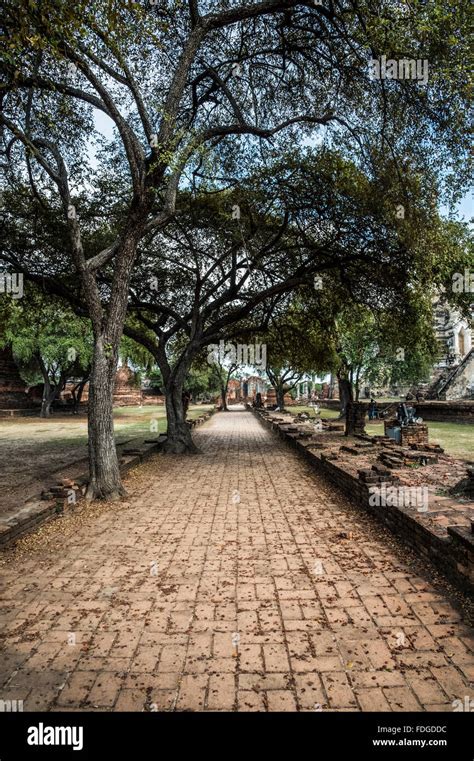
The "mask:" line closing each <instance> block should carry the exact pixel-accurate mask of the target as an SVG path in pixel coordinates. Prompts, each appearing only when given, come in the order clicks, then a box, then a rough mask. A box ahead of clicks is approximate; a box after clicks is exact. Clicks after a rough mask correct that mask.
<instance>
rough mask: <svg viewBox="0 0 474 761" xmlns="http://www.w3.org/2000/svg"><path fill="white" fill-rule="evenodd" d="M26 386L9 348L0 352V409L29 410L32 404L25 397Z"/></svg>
mask: <svg viewBox="0 0 474 761" xmlns="http://www.w3.org/2000/svg"><path fill="white" fill-rule="evenodd" d="M26 390H27V387H26V384H25V382H24V381H23V380H22V378H21V376H20V373H19V371H18V367H17V366H16V363H15V360H14V358H13V353H12V350H11V348H10V347H6V348H4V349H1V350H0V409H1V410H16V409H28V408H31V407H32V406H33V405H32V402H31V400H30V399H29V398H28V396H27V395H26Z"/></svg>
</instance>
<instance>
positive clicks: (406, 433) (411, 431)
mask: <svg viewBox="0 0 474 761" xmlns="http://www.w3.org/2000/svg"><path fill="white" fill-rule="evenodd" d="M397 426H400V423H399V422H398V420H394V419H392V420H384V432H385V435H387V429H388V428H394V427H397ZM400 444H401V446H404V447H411V446H413V447H418V446H423V445H425V444H428V426H427V425H425V424H424V423H410V424H409V425H405V426H403V427H402V429H401V439H400Z"/></svg>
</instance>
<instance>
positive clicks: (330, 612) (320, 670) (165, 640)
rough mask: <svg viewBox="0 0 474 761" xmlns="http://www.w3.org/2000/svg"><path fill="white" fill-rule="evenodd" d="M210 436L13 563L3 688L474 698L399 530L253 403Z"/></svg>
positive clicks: (185, 704) (428, 703)
mask: <svg viewBox="0 0 474 761" xmlns="http://www.w3.org/2000/svg"><path fill="white" fill-rule="evenodd" d="M196 437H197V439H198V440H199V444H200V446H201V447H202V449H203V451H204V454H203V455H202V456H198V457H190V458H186V459H182V458H173V457H171V456H168V457H164V456H158V457H157V458H156V459H155V460H154V461H153V462H150V463H148V464H147V465H145V466H142V468H141V469H140V470H139V471H138V475H137V476H136V477H134V478H131V480H130V483H129V484H128V488H129V491H130V500H129V502H128V503H126V504H124V505H113V506H109V505H108V506H106V507H102V506H101V507H100V508H99V509H98V510H97V511H96V512H94V509H92V512H91V514H89V515H88V516H87V515H86V516H85V518H84V517H82V518H81V519H79V517H78V516H73V517H72V518H69V517H66V518H63V519H62V520H61V521H56V522H55V523H54V524H50V526H49V527H46V529H43V531H42V532H41V534H40V535H39V536H37V537H36V538H35V539H34V542H35V544H34V548H31V547H30V549H29V550H28V552H26V551H25V549H24V548H23V552H21V545H20V550H17V551H16V553H15V554H13V555H12V557H10V558H9V565H8V566H7V568H4V569H3V573H2V576H3V581H4V587H3V594H2V600H1V605H2V618H3V627H2V629H3V631H4V632H7V637H6V640H5V648H6V653H5V657H3V658H1V667H0V668H1V673H0V677H1V680H2V681H1V684H2V685H3V687H2V688H1V689H0V699H16V700H24V701H25V710H37V709H38V710H39V709H43V710H45V709H51V710H68V709H69V710H77V709H80V708H85V709H88V710H91V709H94V708H95V709H97V710H137V711H141V710H193V711H196V710H203V709H209V710H233V709H234V710H235V709H238V710H241V711H245V710H251V711H256V710H258V711H264V710H270V711H276V710H284V711H293V710H297V709H298V710H323V711H324V710H335V709H336V710H339V709H341V710H364V711H370V710H378V711H380V710H382V711H390V710H394V711H396V710H412V709H413V710H419V711H421V710H452V701H453V700H455V699H460V700H464V698H465V696H470V697H471V698H472V697H474V690H473V689H472V686H471V687H470V686H469V681H468V679H469V676H470V677H471V678H472V675H473V662H474V661H473V655H472V648H473V642H474V639H473V632H472V629H469V628H467V627H466V626H464V625H463V624H462V623H461V621H460V616H459V614H458V612H457V611H456V610H455V608H454V607H453V606H452V605H451V603H450V602H449V600H448V599H447V597H446V596H445V595H443V594H442V593H440V592H439V591H437V590H436V588H434V587H433V586H432V585H431V584H430V583H429V581H427V580H426V579H425V578H422V577H420V575H418V573H417V571H416V570H415V569H414V567H413V566H411V565H410V564H409V561H407V559H406V558H407V554H406V553H404V552H401V551H400V549H399V546H398V545H397V543H396V542H394V541H393V540H391V538H390V536H389V535H388V534H387V533H385V532H383V531H382V529H379V528H378V527H377V526H376V524H374V523H373V521H372V520H371V519H369V518H367V517H366V516H364V515H362V514H361V513H359V512H357V510H356V509H355V508H352V507H351V506H350V505H348V504H347V503H346V502H345V500H344V499H343V498H341V497H340V496H338V494H337V492H334V491H333V490H332V489H331V487H329V486H328V485H327V484H326V483H325V482H323V481H321V480H320V479H318V477H315V476H314V475H312V474H311V472H310V470H309V468H308V466H307V465H306V464H305V463H304V462H303V461H301V460H299V459H298V457H297V456H296V455H295V454H294V453H293V452H292V451H291V450H290V449H288V448H287V447H286V446H285V445H284V444H283V443H281V442H280V441H279V440H278V439H277V438H276V437H273V436H272V434H271V433H269V432H268V431H266V430H264V429H263V428H262V427H261V425H260V423H259V422H258V421H257V420H256V419H255V418H254V417H253V416H252V415H251V414H250V413H248V412H243V411H242V412H240V411H234V412H230V413H227V414H219V415H216V416H215V417H214V418H213V419H212V420H211V421H210V423H208V424H207V425H206V426H205V427H204V428H203V429H201V430H200V431H199V432H197V434H196ZM239 499H240V502H239V501H238V500H239ZM74 521H77V526H76V525H75V523H74ZM69 523H70V524H71V525H70V526H69V532H68V530H67V528H68V525H69ZM51 526H52V528H51ZM59 526H62V527H61V531H62V532H63V535H62V536H61V535H59V539H58V538H57V539H56V540H55V543H54V542H51V541H49V543H48V541H47V536H48V532H49V531H52V532H53V533H54V532H56V533H57V532H58V530H59V529H58V527H59ZM71 526H72V528H71ZM343 532H346V533H347V537H348V538H345V537H344V536H341V533H343ZM350 532H352V537H351V534H350ZM42 535H43V538H42ZM27 541H28V540H27ZM30 543H31V540H30Z"/></svg>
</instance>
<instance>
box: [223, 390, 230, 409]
mask: <svg viewBox="0 0 474 761" xmlns="http://www.w3.org/2000/svg"><path fill="white" fill-rule="evenodd" d="M221 400H222V410H223V411H224V412H228V411H229V410H228V409H227V386H221Z"/></svg>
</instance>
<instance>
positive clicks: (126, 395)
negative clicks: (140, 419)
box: [114, 365, 143, 407]
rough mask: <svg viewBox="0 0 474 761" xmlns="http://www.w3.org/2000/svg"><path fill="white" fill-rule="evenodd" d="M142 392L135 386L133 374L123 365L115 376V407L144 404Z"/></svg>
mask: <svg viewBox="0 0 474 761" xmlns="http://www.w3.org/2000/svg"><path fill="white" fill-rule="evenodd" d="M142 399H143V396H142V391H141V389H140V388H139V387H138V386H137V385H136V384H135V379H134V376H133V372H132V371H131V370H130V368H129V367H127V366H126V365H123V367H119V369H118V370H117V374H116V376H115V389H114V407H133V406H134V405H137V404H142Z"/></svg>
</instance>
